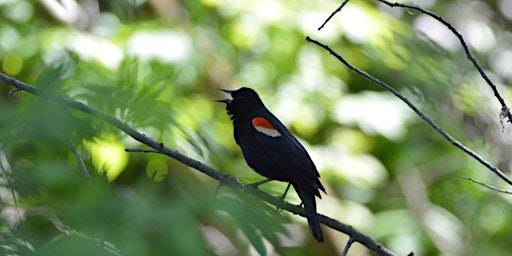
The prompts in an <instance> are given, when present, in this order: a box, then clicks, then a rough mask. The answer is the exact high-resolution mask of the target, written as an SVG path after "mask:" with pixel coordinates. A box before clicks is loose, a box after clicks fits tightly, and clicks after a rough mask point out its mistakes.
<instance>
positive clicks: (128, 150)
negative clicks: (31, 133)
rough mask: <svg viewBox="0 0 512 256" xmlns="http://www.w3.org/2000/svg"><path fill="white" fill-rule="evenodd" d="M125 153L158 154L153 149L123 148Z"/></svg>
mask: <svg viewBox="0 0 512 256" xmlns="http://www.w3.org/2000/svg"><path fill="white" fill-rule="evenodd" d="M124 151H126V152H139V153H160V151H158V150H154V149H145V148H125V149H124Z"/></svg>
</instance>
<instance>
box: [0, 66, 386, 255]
mask: <svg viewBox="0 0 512 256" xmlns="http://www.w3.org/2000/svg"><path fill="white" fill-rule="evenodd" d="M0 81H4V82H5V83H7V84H10V85H12V86H14V87H16V88H18V89H20V90H24V91H27V92H29V93H32V94H34V95H38V96H41V97H43V98H45V99H47V100H50V101H53V102H55V103H58V104H61V105H62V106H65V107H69V108H73V109H76V110H78V111H81V112H84V113H87V114H90V115H92V116H94V117H97V118H99V119H101V120H103V121H105V122H107V123H109V124H111V125H113V126H115V127H117V128H118V129H120V130H122V131H123V132H125V133H126V134H128V135H129V136H130V137H132V138H133V139H135V140H137V141H139V142H141V143H142V144H145V145H147V146H149V147H151V148H153V149H155V150H156V151H158V152H159V153H160V154H164V155H167V156H169V157H171V158H174V159H175V160H177V161H179V162H180V163H183V164H184V165H187V166H189V167H192V168H194V169H196V170H198V171H200V172H202V173H204V174H206V175H208V176H210V177H211V178H213V179H215V180H218V181H222V183H223V185H224V186H228V187H231V188H234V189H237V190H240V191H244V192H246V193H248V194H250V195H252V196H254V197H257V198H259V199H261V200H263V201H266V202H268V203H270V204H272V205H274V206H279V207H282V209H285V210H286V211H289V212H291V213H293V214H296V215H300V216H303V217H306V214H305V211H304V209H303V208H302V207H299V206H297V205H293V204H290V203H287V202H285V203H284V205H283V201H282V199H280V198H279V197H276V196H273V195H271V194H268V193H266V192H264V191H261V190H259V189H258V188H256V187H254V186H244V185H243V184H241V183H240V182H238V181H237V180H236V179H235V178H233V177H231V176H230V175H227V174H224V173H221V172H219V171H217V170H215V169H213V168H212V167H210V166H208V165H206V164H203V163H201V162H199V161H197V160H195V159H192V158H190V157H188V156H186V155H183V154H181V153H180V152H178V151H176V150H173V149H170V148H168V147H165V146H164V145H163V144H162V143H159V142H157V141H155V140H153V139H151V138H149V137H147V136H146V135H144V134H142V133H140V132H138V131H137V130H135V129H133V128H132V127H130V126H129V125H127V124H126V123H124V122H122V121H121V120H119V119H117V118H115V117H113V116H110V115H108V114H106V113H103V112H101V111H99V110H97V109H95V108H92V107H89V106H87V105H85V104H82V103H80V102H77V101H74V100H71V99H68V98H64V97H61V96H58V95H56V94H54V93H52V92H48V91H43V90H40V89H38V88H36V87H33V86H31V85H28V84H26V83H23V82H20V81H18V80H16V79H14V78H12V77H9V76H7V75H5V74H3V73H1V72H0ZM318 218H319V220H320V222H321V223H323V224H324V225H326V226H328V227H330V228H332V229H335V230H338V231H340V232H342V233H345V234H347V235H349V236H350V237H352V238H353V239H354V241H357V242H359V243H361V244H362V245H364V246H366V247H367V248H368V249H370V250H371V251H373V252H375V253H376V254H378V255H395V254H394V253H393V252H391V251H390V250H389V249H387V248H385V247H384V246H382V245H381V244H379V243H378V242H377V241H375V240H373V239H372V238H370V237H369V236H367V235H365V234H363V233H361V232H359V231H357V230H355V229H354V228H352V227H351V226H349V225H346V224H343V223H341V222H339V221H337V220H335V219H332V218H330V217H327V216H325V215H322V214H318Z"/></svg>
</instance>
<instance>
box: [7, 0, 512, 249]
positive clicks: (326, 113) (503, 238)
mask: <svg viewBox="0 0 512 256" xmlns="http://www.w3.org/2000/svg"><path fill="white" fill-rule="evenodd" d="M57 2H58V1H57ZM71 2H72V1H71ZM82 2H83V1H82ZM93 2H94V1H93ZM498 2H499V1H498ZM98 4H99V5H98V6H99V12H98V13H94V11H92V12H91V13H85V12H84V13H83V17H82V19H81V20H79V21H76V20H75V21H69V22H66V21H65V20H63V19H62V18H59V17H57V16H56V15H55V12H52V9H51V8H50V7H48V6H45V5H44V4H42V3H40V2H37V3H36V2H35V1H27V0H17V1H0V20H1V21H2V22H0V38H2V40H1V42H0V60H1V65H0V68H1V71H2V72H4V73H6V74H8V75H10V76H14V77H15V78H17V79H19V80H20V81H24V82H27V83H30V84H33V85H34V86H36V87H38V88H40V89H43V90H46V91H52V92H54V93H56V94H58V95H62V96H64V97H68V98H70V99H73V100H77V101H80V102H82V103H84V104H87V105H89V106H91V107H94V108H96V109H99V110H101V111H103V112H105V113H108V114H110V115H112V116H114V117H116V118H119V119H120V120H122V121H124V122H126V123H127V124H129V125H130V126H132V127H134V128H136V129H137V130H139V131H140V132H142V133H144V134H146V135H148V136H150V137H152V138H154V139H156V140H158V141H161V142H163V143H164V144H165V145H166V146H169V147H171V148H173V149H176V150H179V151H180V152H182V153H184V154H186V155H188V156H190V157H193V158H195V159H197V160H200V161H202V162H204V163H206V164H208V165H210V166H212V167H214V168H216V169H218V170H221V171H223V172H225V173H228V174H231V175H233V176H235V177H236V178H238V179H239V180H241V181H243V182H244V183H250V182H255V181H258V180H260V179H261V177H260V176H259V175H257V174H256V173H254V172H253V171H252V170H250V169H249V167H247V165H246V164H245V161H244V160H243V156H242V154H241V152H240V150H239V149H238V147H237V145H236V143H235V142H234V139H233V138H232V127H231V123H230V121H229V117H228V116H227V115H226V113H225V111H224V106H223V105H222V104H218V103H216V102H214V100H216V99H220V98H221V97H224V95H221V94H220V93H219V92H218V91H217V89H218V88H226V89H232V88H238V87H240V86H249V87H253V88H255V89H256V90H257V91H258V92H259V93H260V95H261V96H262V98H263V101H264V102H265V103H266V104H267V106H269V108H270V109H271V110H272V111H273V112H274V113H275V114H276V115H277V116H278V117H279V118H280V119H281V120H282V121H283V122H284V123H285V124H286V125H287V126H288V127H290V129H291V131H292V132H293V133H294V134H296V135H298V137H299V138H300V139H301V140H302V141H303V142H304V144H305V145H306V148H307V149H308V151H309V152H310V153H311V155H312V158H313V159H314V161H315V163H316V165H317V167H318V169H319V171H320V174H321V176H322V182H323V184H324V185H326V187H327V193H328V195H323V199H322V200H318V201H317V203H318V209H319V212H320V213H324V214H326V215H329V216H331V217H334V218H336V219H338V220H340V221H342V222H344V223H347V224H349V225H352V226H354V227H355V228H357V229H360V230H362V231H364V232H365V233H366V234H368V235H369V236H371V237H372V238H375V239H377V240H378V241H379V242H381V243H382V244H383V245H384V246H386V247H388V248H390V249H392V250H393V251H395V252H396V253H398V254H400V255H406V254H408V253H410V252H411V251H413V252H414V253H415V255H446V254H450V255H506V254H507V253H508V252H510V250H512V248H511V246H510V241H509V240H508V237H510V235H511V231H510V230H512V222H511V221H510V220H509V218H507V216H509V215H510V213H511V212H512V206H511V204H510V199H509V197H508V196H506V195H503V194H499V193H497V192H493V191H489V190H487V189H485V188H483V187H480V186H478V185H476V184H473V183H470V182H468V181H466V180H462V179H460V178H458V176H459V175H461V176H466V177H472V178H474V179H476V180H479V181H482V182H484V183H486V184H491V185H494V186H498V187H504V188H507V186H506V185H505V184H503V182H500V181H498V180H497V178H496V177H495V176H494V175H492V174H491V173H490V172H488V171H487V170H486V169H485V168H484V167H483V166H481V165H480V164H478V163H477V162H476V161H474V160H473V159H471V158H469V156H467V155H466V154H464V153H462V152H460V151H459V150H457V149H455V148H454V147H453V146H452V145H450V144H449V143H448V142H446V141H445V140H444V139H443V138H442V137H441V136H440V135H439V134H437V133H435V132H434V131H433V129H432V128H431V127H429V126H428V125H427V124H425V123H424V122H422V121H421V120H420V119H419V118H417V117H416V115H415V114H414V113H412V111H410V110H409V109H408V107H407V106H406V105H405V104H403V103H402V102H400V101H398V100H397V99H396V98H394V97H392V96H391V95H389V93H388V92H385V91H383V90H382V89H381V88H379V87H377V86H376V85H374V84H371V83H369V82H368V81H367V80H366V79H364V78H362V77H360V76H358V75H355V74H354V73H352V72H350V71H348V70H347V69H346V68H345V67H344V66H343V65H342V64H341V63H339V62H337V60H335V59H334V58H333V57H332V56H331V55H329V54H328V53H327V52H325V51H323V50H321V49H320V48H318V47H316V46H314V45H312V44H310V43H308V42H306V41H305V40H304V38H305V36H306V35H309V36H311V37H313V38H315V39H317V40H320V41H322V42H323V43H327V44H329V45H330V46H331V47H332V48H333V49H334V50H336V51H337V52H338V53H339V54H341V55H342V56H344V57H345V58H346V59H347V60H348V61H350V63H352V64H353V65H355V66H357V67H358V68H361V69H364V70H365V71H366V72H368V73H370V74H372V75H373V76H375V77H377V78H379V79H381V80H382V81H385V82H386V83H388V84H390V85H392V86H393V87H394V88H396V89H397V90H399V91H400V92H402V93H403V94H404V95H405V96H407V97H408V98H409V99H411V100H412V101H413V102H414V103H415V104H417V106H419V107H420V109H421V110H422V111H424V112H425V114H427V115H429V116H430V117H432V118H433V119H434V120H435V121H436V122H438V123H439V124H440V125H441V126H442V127H443V128H444V129H446V130H447V131H448V132H450V134H452V135H453V136H454V137H455V138H456V139H458V140H460V141H461V142H463V143H464V144H466V145H467V146H469V147H470V148H472V149H474V150H475V151H476V152H477V153H478V154H480V155H482V156H483V157H485V158H486V159H487V160H489V161H490V162H492V163H496V165H498V166H499V168H500V169H502V170H505V171H507V170H508V171H509V170H510V168H511V167H510V166H511V164H510V156H509V153H508V152H509V150H508V149H509V148H510V146H511V145H510V142H509V141H508V140H507V138H509V137H510V128H509V127H508V126H509V124H508V123H506V124H505V127H504V132H502V127H500V124H499V119H498V113H499V107H496V106H497V105H496V99H495V98H494V97H493V95H492V93H491V91H490V89H489V88H488V87H487V85H486V84H484V82H483V80H482V79H481V77H480V76H479V75H478V74H477V72H476V70H475V69H474V68H473V67H472V66H471V65H470V63H469V61H468V60H467V59H466V56H465V53H464V52H463V50H462V48H461V47H460V45H459V44H458V41H456V39H455V37H454V36H453V35H451V34H449V33H448V30H447V29H446V28H445V27H443V26H439V27H438V26H437V25H439V24H437V23H436V22H435V21H434V20H432V19H430V18H427V17H425V16H424V15H421V14H420V13H418V12H413V11H410V10H403V9H396V8H388V7H383V6H382V5H377V1H370V0H368V1H350V2H349V3H348V4H347V5H346V7H345V8H344V9H343V10H342V11H341V12H340V13H338V14H337V15H336V16H334V18H333V19H332V20H331V21H330V22H329V23H328V24H327V25H326V27H325V28H323V29H322V30H321V31H317V30H316V29H317V27H318V26H320V25H321V23H322V22H323V21H324V19H325V18H327V17H328V15H329V14H330V13H331V12H332V11H334V10H335V8H336V7H337V6H338V5H339V4H340V3H339V2H338V1H327V2H325V1H221V0H203V1H160V0H148V1H131V0H130V1H128V0H126V1H98ZM420 4H427V3H420ZM429 4H430V5H431V6H426V8H428V9H429V10H432V11H434V12H436V13H438V14H439V15H441V16H443V17H444V18H446V19H447V20H449V21H450V22H452V24H454V25H456V27H457V28H458V29H460V30H461V31H462V32H464V37H465V39H466V40H467V41H468V44H469V45H470V46H471V51H472V52H473V53H474V54H475V56H476V57H477V59H478V61H479V62H480V64H482V65H483V66H484V69H485V70H486V72H488V75H489V76H490V77H491V78H492V79H493V81H494V82H495V83H498V84H499V83H503V84H507V83H508V81H510V79H511V76H510V70H509V69H510V68H509V67H508V66H507V63H508V62H507V61H508V59H507V58H506V56H509V55H507V54H505V53H507V52H510V50H508V49H506V47H507V46H506V44H505V42H504V41H500V40H502V38H507V33H506V32H505V31H506V28H505V27H504V26H505V25H504V24H509V22H510V20H509V18H507V15H508V14H510V11H508V10H504V9H503V8H504V7H502V6H501V5H500V4H496V3H495V1H480V2H475V3H473V4H470V5H468V4H467V3H466V1H458V0H450V1H429ZM460 13H464V15H460ZM69 14H70V13H68V15H69ZM468 17H471V19H468ZM436 33H437V34H436ZM443 33H446V34H443ZM480 33H483V34H480ZM489 33H490V34H489ZM474 35H486V36H483V37H482V38H478V37H476V36H474ZM11 89H12V88H11V87H9V86H5V85H2V86H0V92H1V93H0V109H1V114H0V200H1V201H0V211H1V214H0V216H1V217H0V254H2V255H4V254H5V255H69V254H73V255H76V254H78V255H81V254H83V255H214V254H218V255H252V254H261V255H271V254H280V255H328V254H338V255H339V254H340V250H342V247H343V244H341V242H339V241H342V239H345V238H346V237H345V236H344V235H341V234H337V233H335V232H327V228H325V229H324V233H325V234H326V237H327V239H326V240H327V242H326V243H325V244H322V245H317V244H316V243H315V242H314V240H313V239H312V238H311V236H310V234H309V232H308V228H307V224H306V222H305V221H304V220H303V219H302V218H298V217H295V216H290V215H288V214H286V213H282V212H278V211H276V210H275V209H274V208H273V207H270V206H269V205H266V204H264V203H262V202H261V201H259V200H256V199H254V198H252V197H248V196H247V195H244V193H237V192H233V191H231V190H229V189H223V190H222V191H221V193H220V194H219V196H218V197H214V195H213V193H214V190H215V186H216V182H215V181H213V180H211V179H210V178H209V177H206V176H205V175H203V174H201V173H199V172H196V171H194V170H191V169H190V168H188V167H186V166H183V165H182V164H180V163H178V162H176V161H174V160H172V159H169V158H167V157H164V156H161V155H154V154H145V153H127V152H124V148H140V147H143V146H141V145H140V144H139V143H138V142H135V141H133V140H132V139H131V138H130V137H128V136H127V135H126V134H123V133H122V132H121V131H119V130H117V129H115V128H114V127H112V126H109V125H107V124H106V123H104V122H101V121H99V120H97V119H96V118H95V117H93V116H90V115H87V114H85V113H81V112H79V111H76V110H71V109H66V108H63V107H62V106H59V105H56V104H55V103H53V102H51V101H48V100H46V99H43V98H41V97H38V96H34V95H30V94H28V93H26V92H16V93H14V94H13V95H9V91H10V90H11ZM499 90H500V92H501V93H502V95H503V96H504V97H506V100H510V95H511V92H510V89H509V88H508V87H506V86H500V87H499ZM70 142H72V143H73V144H74V145H75V146H76V148H77V151H78V153H79V156H80V157H81V158H82V160H83V161H84V162H85V165H86V167H87V170H88V172H89V174H90V176H91V182H90V183H89V182H88V181H87V179H86V178H85V177H84V174H83V170H81V168H80V167H79V165H78V163H77V159H76V156H75V155H74V154H73V153H72V151H71V150H70ZM284 187H285V184H281V183H279V182H272V183H270V184H266V185H264V186H262V187H261V188H262V189H264V190H266V191H269V192H270V193H272V194H275V195H279V194H281V193H282V190H283V189H284ZM287 200H290V201H291V202H294V203H298V202H299V201H298V198H297V196H296V195H295V193H293V192H291V193H289V195H288V197H287ZM301 221H302V222H301ZM290 223H291V224H290ZM285 224H286V225H291V226H292V228H291V229H288V228H285ZM290 230H292V231H293V232H291V231H290ZM282 237H286V239H283V238H282ZM350 253H354V254H361V255H367V254H368V253H367V251H366V250H364V249H361V248H359V247H353V248H352V249H351V251H350ZM350 253H349V255H350Z"/></svg>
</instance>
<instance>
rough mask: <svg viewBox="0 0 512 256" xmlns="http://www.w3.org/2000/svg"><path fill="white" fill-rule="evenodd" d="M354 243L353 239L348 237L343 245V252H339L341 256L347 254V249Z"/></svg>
mask: <svg viewBox="0 0 512 256" xmlns="http://www.w3.org/2000/svg"><path fill="white" fill-rule="evenodd" d="M353 243H354V239H352V237H350V238H349V239H348V241H347V244H346V245H345V248H344V249H343V252H342V253H341V256H347V253H348V250H349V249H350V246H352V244H353Z"/></svg>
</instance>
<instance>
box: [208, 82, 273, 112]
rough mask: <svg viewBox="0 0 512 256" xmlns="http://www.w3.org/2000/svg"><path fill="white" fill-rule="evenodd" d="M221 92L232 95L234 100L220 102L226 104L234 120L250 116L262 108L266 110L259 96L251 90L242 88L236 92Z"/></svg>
mask: <svg viewBox="0 0 512 256" xmlns="http://www.w3.org/2000/svg"><path fill="white" fill-rule="evenodd" d="M220 90H221V91H223V92H225V93H227V94H229V95H231V98H232V99H224V100H218V102H223V103H226V110H227V111H228V114H229V115H230V116H232V117H233V118H234V117H237V116H243V115H249V114H251V113H253V112H256V111H258V110H260V109H261V108H265V106H264V105H263V102H262V101H261V99H260V97H259V96H258V94H257V93H256V92H255V91H254V90H253V89H251V88H247V87H242V88H240V89H238V90H235V91H231V90H225V89H220Z"/></svg>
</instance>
